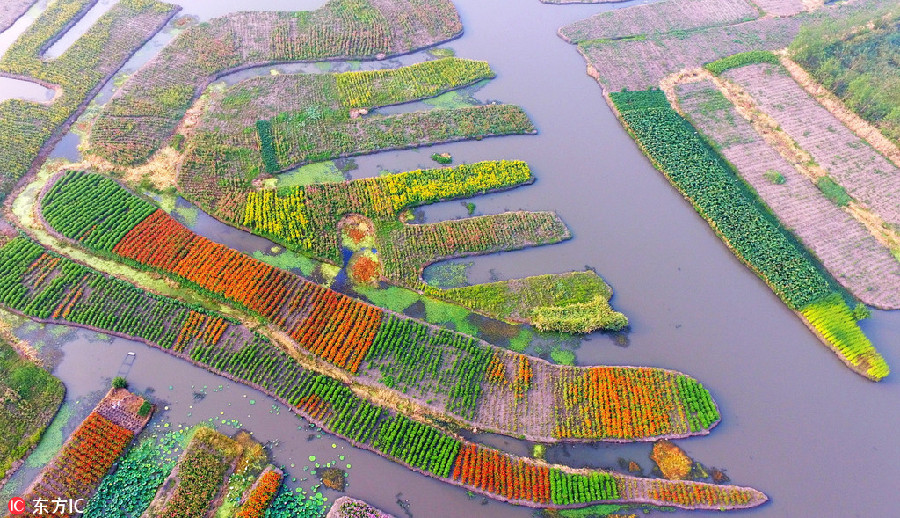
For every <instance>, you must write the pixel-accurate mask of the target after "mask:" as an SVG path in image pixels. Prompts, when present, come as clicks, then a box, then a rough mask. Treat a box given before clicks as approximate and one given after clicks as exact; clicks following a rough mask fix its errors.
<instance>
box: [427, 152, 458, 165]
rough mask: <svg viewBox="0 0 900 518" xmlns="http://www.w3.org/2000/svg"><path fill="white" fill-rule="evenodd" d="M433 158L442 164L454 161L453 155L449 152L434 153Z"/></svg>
mask: <svg viewBox="0 0 900 518" xmlns="http://www.w3.org/2000/svg"><path fill="white" fill-rule="evenodd" d="M431 159H432V160H434V161H435V162H437V163H439V164H441V165H450V164H452V163H453V157H452V156H450V154H449V153H432V154H431Z"/></svg>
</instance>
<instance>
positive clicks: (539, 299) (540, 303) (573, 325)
mask: <svg viewBox="0 0 900 518" xmlns="http://www.w3.org/2000/svg"><path fill="white" fill-rule="evenodd" d="M432 291H434V290H429V293H431V292H432ZM437 296H440V297H441V298H444V299H447V300H451V301H454V302H457V303H459V304H462V305H464V306H466V307H470V308H472V309H474V310H476V311H479V312H482V313H485V314H487V315H490V316H493V317H495V318H500V319H502V320H506V321H510V322H522V321H525V322H529V321H531V322H533V323H534V325H535V327H537V328H538V329H539V330H555V331H565V332H570V333H587V332H590V331H593V330H596V329H607V330H611V331H618V330H621V329H623V328H624V327H626V326H627V325H628V318H627V317H625V315H623V314H621V313H619V312H617V311H614V310H613V309H612V308H611V307H610V305H609V299H610V297H612V289H610V287H609V285H608V284H606V283H605V282H603V279H601V278H600V276H598V275H597V274H596V273H594V272H572V273H567V274H562V275H538V276H534V277H528V278H525V279H519V280H515V281H502V282H492V283H487V284H479V285H477V286H466V287H462V288H450V289H444V290H441V291H440V292H438V293H437Z"/></svg>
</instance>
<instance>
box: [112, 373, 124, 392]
mask: <svg viewBox="0 0 900 518" xmlns="http://www.w3.org/2000/svg"><path fill="white" fill-rule="evenodd" d="M126 387H128V381H126V380H125V378H123V377H122V376H116V377H115V378H113V380H112V388H114V389H123V388H126Z"/></svg>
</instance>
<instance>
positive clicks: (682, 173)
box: [611, 90, 833, 310]
mask: <svg viewBox="0 0 900 518" xmlns="http://www.w3.org/2000/svg"><path fill="white" fill-rule="evenodd" d="M611 97H612V100H613V103H614V104H615V106H616V108H617V109H618V110H619V113H620V114H621V117H622V119H623V120H624V121H625V124H626V125H627V127H628V130H629V131H630V132H631V134H632V135H634V137H635V139H637V141H638V143H640V145H641V147H642V148H643V149H644V152H645V153H646V154H647V155H648V156H649V157H650V159H651V160H652V161H653V163H654V164H655V165H656V166H657V168H659V169H660V170H661V171H662V172H663V173H664V174H665V175H666V177H667V178H669V181H670V182H672V184H674V185H675V187H677V188H678V190H679V191H681V192H682V193H684V195H685V196H686V197H687V198H688V200H690V202H691V203H692V204H693V205H694V208H695V209H696V210H697V212H699V213H700V215H701V216H703V217H704V218H705V219H706V220H707V221H709V222H710V224H711V225H712V226H713V228H715V230H716V231H717V232H718V233H719V234H720V235H721V236H722V238H723V239H724V240H725V241H726V242H727V243H728V245H729V246H730V247H731V249H732V250H733V251H734V253H735V254H736V255H737V256H738V257H740V258H741V259H743V260H744V261H745V262H747V263H748V264H750V266H751V267H752V268H753V269H754V270H755V271H756V272H757V273H758V274H759V275H760V276H761V277H762V278H763V279H764V280H765V281H766V283H767V284H768V285H769V286H770V287H771V288H772V289H773V290H774V291H775V293H776V294H777V295H778V296H779V297H780V298H781V299H782V300H783V301H784V302H785V303H786V304H787V305H788V306H789V307H790V308H791V309H794V310H798V309H800V308H802V307H804V306H806V305H807V304H809V303H811V302H812V301H815V300H817V299H819V298H821V297H824V296H826V295H828V294H830V293H831V292H832V291H833V289H832V286H831V284H830V282H829V280H828V279H827V278H826V277H825V276H824V274H823V273H822V272H821V270H820V269H819V268H818V267H817V265H815V264H813V262H812V260H811V259H810V257H809V254H808V253H806V251H805V250H803V249H802V248H801V247H800V245H799V244H798V243H797V241H796V239H794V238H793V237H792V236H790V235H789V234H788V232H787V231H786V230H785V229H784V228H783V227H781V226H780V225H779V224H778V223H777V222H776V221H775V219H774V218H773V217H772V216H771V214H769V213H768V211H767V210H766V208H765V207H764V206H763V205H762V203H761V202H760V201H759V200H758V199H757V198H756V196H755V194H754V193H752V192H750V190H749V188H748V187H747V186H746V185H745V184H743V183H742V182H741V181H740V180H739V179H738V177H737V175H736V174H735V173H734V171H733V170H732V168H731V167H730V166H729V165H728V164H727V163H726V162H725V160H724V159H723V158H722V157H721V156H719V154H718V153H717V152H716V151H715V150H713V149H712V147H710V146H709V144H707V142H706V141H704V140H703V138H702V137H701V136H700V134H699V133H698V132H697V131H696V130H695V129H694V128H693V126H691V124H690V123H689V122H688V121H686V120H685V119H684V118H682V117H681V116H680V115H678V113H677V112H675V110H674V109H672V107H671V106H670V105H669V102H668V100H667V99H666V97H665V94H663V92H661V91H658V90H650V91H643V92H618V93H613V94H612V95H611Z"/></svg>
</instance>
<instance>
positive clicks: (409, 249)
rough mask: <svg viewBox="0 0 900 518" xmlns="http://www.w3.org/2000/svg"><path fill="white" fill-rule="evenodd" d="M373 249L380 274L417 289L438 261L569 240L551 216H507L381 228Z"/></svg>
mask: <svg viewBox="0 0 900 518" xmlns="http://www.w3.org/2000/svg"><path fill="white" fill-rule="evenodd" d="M381 232H382V235H379V237H378V247H379V248H378V250H379V253H380V257H381V258H382V263H383V264H384V276H385V277H386V278H387V279H388V280H391V281H393V282H396V283H398V284H401V285H406V286H411V287H421V286H422V284H423V283H422V281H421V276H422V270H423V269H424V268H425V267H426V266H428V265H429V264H432V263H436V262H438V261H440V260H443V259H450V258H454V257H462V256H466V255H473V254H487V253H493V252H500V251H509V250H517V249H520V248H525V247H528V246H537V245H545V244H550V243H558V242H560V241H563V240H565V239H568V238H569V237H571V234H569V229H568V228H566V225H565V224H564V223H563V222H562V220H561V219H559V216H557V215H556V213H553V212H507V213H503V214H496V215H488V216H477V217H474V218H466V219H459V220H448V221H441V222H438V223H428V224H421V225H404V224H400V223H394V224H392V225H390V226H387V225H385V226H383V227H382V229H381Z"/></svg>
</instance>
